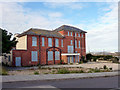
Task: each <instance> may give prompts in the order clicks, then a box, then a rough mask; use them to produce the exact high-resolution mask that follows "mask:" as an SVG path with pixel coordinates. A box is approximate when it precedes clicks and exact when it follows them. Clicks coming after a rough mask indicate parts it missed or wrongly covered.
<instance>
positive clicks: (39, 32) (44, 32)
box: [17, 25, 87, 38]
mask: <svg viewBox="0 0 120 90" xmlns="http://www.w3.org/2000/svg"><path fill="white" fill-rule="evenodd" d="M61 30H66V31H75V32H83V33H87V32H85V31H83V30H81V29H79V28H76V27H73V26H68V25H62V26H60V27H59V28H57V29H55V30H53V31H51V30H44V29H35V28H31V29H29V30H27V31H25V32H23V33H21V34H19V35H17V37H21V36H24V35H43V36H47V37H60V38H63V37H64V36H63V35H61V34H60V33H58V32H57V31H61Z"/></svg>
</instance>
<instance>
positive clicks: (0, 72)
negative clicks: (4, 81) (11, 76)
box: [0, 68, 8, 75]
mask: <svg viewBox="0 0 120 90" xmlns="http://www.w3.org/2000/svg"><path fill="white" fill-rule="evenodd" d="M0 75H8V71H7V70H6V69H5V68H0Z"/></svg>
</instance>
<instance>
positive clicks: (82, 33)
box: [81, 33, 83, 60]
mask: <svg viewBox="0 0 120 90" xmlns="http://www.w3.org/2000/svg"><path fill="white" fill-rule="evenodd" d="M82 34H83V33H81V60H83V59H82Z"/></svg>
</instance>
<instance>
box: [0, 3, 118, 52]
mask: <svg viewBox="0 0 120 90" xmlns="http://www.w3.org/2000/svg"><path fill="white" fill-rule="evenodd" d="M0 9H1V11H2V12H0V13H2V17H0V19H1V20H0V21H2V22H1V23H2V26H1V27H2V28H4V29H7V30H8V31H10V32H12V33H13V34H15V33H22V32H23V31H26V30H28V29H29V28H41V29H49V30H52V29H55V28H58V27H59V26H61V25H64V24H66V25H71V26H75V27H78V28H80V29H83V30H85V31H87V35H86V49H87V52H89V51H91V52H97V51H103V49H104V51H110V52H114V51H117V50H118V38H117V37H118V28H117V27H118V26H117V24H118V18H117V17H118V16H117V15H118V5H117V2H11V3H3V6H2V7H0Z"/></svg>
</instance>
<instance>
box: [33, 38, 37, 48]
mask: <svg viewBox="0 0 120 90" xmlns="http://www.w3.org/2000/svg"><path fill="white" fill-rule="evenodd" d="M32 46H37V37H32Z"/></svg>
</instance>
